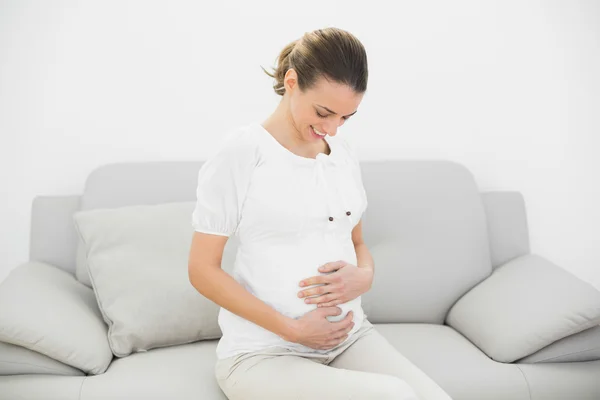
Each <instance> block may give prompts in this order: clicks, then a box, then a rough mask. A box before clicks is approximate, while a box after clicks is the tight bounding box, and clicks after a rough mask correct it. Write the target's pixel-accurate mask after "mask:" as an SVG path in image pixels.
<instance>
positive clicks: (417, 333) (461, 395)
mask: <svg viewBox="0 0 600 400" xmlns="http://www.w3.org/2000/svg"><path fill="white" fill-rule="evenodd" d="M374 325H375V329H377V330H378V331H379V332H380V333H381V334H382V335H383V336H384V337H385V338H386V339H387V340H388V341H389V342H390V343H391V344H392V345H394V347H395V348H396V349H398V351H400V352H401V353H402V354H404V355H405V356H406V357H407V358H408V359H409V360H411V361H412V362H413V363H414V364H415V365H416V366H417V367H419V368H420V369H421V370H423V372H425V373H426V374H427V375H429V376H430V377H431V378H432V379H433V380H434V381H436V382H437V383H438V385H440V386H441V387H442V389H444V390H445V391H446V392H447V393H448V394H449V395H450V396H451V397H452V398H453V399H460V400H488V399H489V400H492V399H510V400H529V392H528V388H527V383H526V381H525V379H524V378H523V375H522V374H521V372H520V371H519V368H518V367H517V366H515V365H513V364H502V363H499V362H496V361H493V360H491V359H490V358H489V357H487V356H486V355H485V354H484V353H483V352H482V351H481V350H479V349H478V348H477V347H475V346H474V345H473V344H472V343H471V342H469V341H468V340H467V339H465V338H464V337H463V336H462V335H461V334H459V333H458V332H456V331H455V330H454V329H452V328H450V327H449V326H446V325H436V324H374Z"/></svg>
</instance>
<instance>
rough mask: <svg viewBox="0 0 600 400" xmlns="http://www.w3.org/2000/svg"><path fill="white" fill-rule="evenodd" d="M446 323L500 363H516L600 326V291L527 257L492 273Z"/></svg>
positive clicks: (538, 260) (454, 307)
mask: <svg viewBox="0 0 600 400" xmlns="http://www.w3.org/2000/svg"><path fill="white" fill-rule="evenodd" d="M447 323H448V325H450V326H452V327H453V328H454V329H456V330H457V331H459V332H460V333H461V334H462V335H464V336H465V337H467V338H468V339H469V340H470V341H471V342H473V343H474V344H475V345H477V347H479V348H480V349H481V350H483V351H484V352H485V353H486V354H487V355H488V356H489V357H491V358H492V359H494V360H496V361H501V362H513V361H515V360H518V359H520V358H523V357H525V356H528V355H530V354H532V353H534V352H536V351H538V350H540V349H541V348H543V347H546V346H548V345H549V344H551V343H554V342H555V341H557V340H560V339H562V338H564V337H567V336H569V335H573V334H575V333H578V332H581V331H583V330H585V329H588V328H590V327H593V326H595V325H598V324H599V323H600V291H598V290H596V289H595V288H594V287H593V286H592V285H591V284H589V283H587V282H584V281H582V280H581V279H579V278H577V277H576V276H575V275H573V274H571V273H570V272H568V271H566V270H564V269H562V268H560V267H559V266H557V265H555V264H553V263H551V262H550V261H548V260H546V259H544V258H542V257H540V256H537V255H533V254H530V255H526V256H523V257H519V258H516V259H514V260H511V261H509V262H508V263H506V264H504V265H503V266H501V267H498V268H496V269H495V270H494V273H493V274H492V276H490V277H489V278H488V279H486V280H485V281H484V282H482V283H481V284H479V285H478V286H477V287H475V288H473V289H472V290H471V291H470V292H469V293H467V294H466V295H465V296H464V297H462V298H461V299H460V300H459V301H458V302H457V303H456V304H455V305H454V306H453V307H452V310H450V313H449V314H448V319H447Z"/></svg>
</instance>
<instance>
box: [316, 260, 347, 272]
mask: <svg viewBox="0 0 600 400" xmlns="http://www.w3.org/2000/svg"><path fill="white" fill-rule="evenodd" d="M344 265H346V262H345V261H342V260H339V261H334V262H328V263H327V264H323V265H321V266H320V267H319V272H331V271H334V270H336V269H339V268H341V267H343V266H344Z"/></svg>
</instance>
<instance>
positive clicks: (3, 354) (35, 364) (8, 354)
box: [0, 342, 85, 376]
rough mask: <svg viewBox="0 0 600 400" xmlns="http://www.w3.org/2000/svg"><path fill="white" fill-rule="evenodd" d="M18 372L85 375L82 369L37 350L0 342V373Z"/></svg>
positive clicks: (15, 373)
mask: <svg viewBox="0 0 600 400" xmlns="http://www.w3.org/2000/svg"><path fill="white" fill-rule="evenodd" d="M20 374H47V375H66V376H81V375H85V373H84V372H83V371H81V370H78V369H77V368H73V367H71V366H69V365H66V364H63V363H61V362H58V361H56V360H55V359H53V358H50V357H48V356H45V355H43V354H40V353H38V352H37V351H33V350H29V349H26V348H25V347H21V346H16V345H14V344H9V343H4V342H0V375H20Z"/></svg>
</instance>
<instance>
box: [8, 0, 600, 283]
mask: <svg viewBox="0 0 600 400" xmlns="http://www.w3.org/2000/svg"><path fill="white" fill-rule="evenodd" d="M327 26H336V27H339V28H342V29H346V30H348V31H350V32H352V33H354V34H355V35H356V36H357V37H358V38H359V39H360V40H361V41H362V42H363V44H364V45H365V47H366V49H367V52H368V57H369V73H370V76H369V87H368V92H367V94H366V95H365V97H364V99H363V102H362V104H361V106H360V108H359V112H358V113H357V115H356V116H355V117H353V119H352V120H350V121H349V122H348V123H347V124H346V125H344V127H343V128H341V130H340V131H339V133H340V134H343V135H346V137H347V138H348V139H349V140H350V141H352V142H353V143H354V145H355V147H357V148H358V149H359V156H360V158H361V159H363V160H371V159H393V158H401V159H421V158H427V159H431V158H442V159H449V160H453V161H457V162H459V163H462V164H464V165H465V166H466V167H467V168H469V169H470V170H471V171H472V172H473V174H474V176H475V178H476V181H477V184H478V185H479V187H480V190H481V191H490V190H517V191H520V192H521V193H523V195H524V196H525V201H526V206H527V211H528V222H529V227H530V234H531V247H532V252H533V253H536V254H540V255H542V256H544V257H546V258H548V259H550V260H551V261H553V262H555V263H556V264H558V265H560V266H562V267H564V268H566V269H568V270H569V271H571V272H573V273H574V274H575V275H577V276H579V277H580V278H582V279H584V280H586V281H588V282H590V283H592V284H593V285H594V286H595V287H597V288H599V289H600V157H598V152H599V151H600V139H598V135H599V133H600V74H599V73H598V71H600V3H598V2H595V1H587V2H584V1H544V2H538V1H453V2H448V1H437V2H426V1H419V2H414V1H411V2H408V1H406V2H400V1H393V2H392V1H389V2H388V1H386V2H383V1H381V2H377V1H371V2H364V1H361V2H357V1H349V0H344V1H335V2H334V1H322V0H303V1H294V2H284V1H281V0H273V1H236V2H228V1H211V2H202V1H189V2H175V1H168V2H167V1H164V2H150V1H139V2H134V1H102V2H99V1H95V2H92V1H77V2H76V1H53V2H45V1H17V0H14V1H0V135H1V144H0V163H1V164H0V166H1V168H0V182H1V184H2V186H1V188H2V192H1V196H0V280H2V279H4V278H5V277H6V275H7V274H8V273H9V271H10V270H11V269H12V268H14V267H15V266H17V265H18V264H20V263H22V262H25V261H26V260H27V258H28V251H29V248H28V240H29V223H30V210H31V202H32V199H33V197H34V196H36V195H70V194H79V193H81V191H82V190H83V185H84V181H85V178H86V176H87V175H88V174H89V173H90V171H92V170H93V169H95V168H97V167H98V166H100V165H102V164H106V163H111V162H120V161H149V160H152V161H156V160H186V161H189V160H202V159H203V158H204V157H205V156H206V155H207V154H208V153H209V152H210V151H211V150H212V148H213V147H214V146H216V144H217V143H218V141H219V138H220V135H222V133H224V132H225V131H226V130H227V129H229V128H231V127H234V126H237V125H239V124H244V123H247V122H248V121H256V120H263V119H264V118H266V117H267V116H268V115H269V114H270V113H271V112H272V111H273V109H274V108H275V106H276V104H277V101H278V100H279V97H278V96H276V95H275V94H274V92H273V91H272V89H271V85H272V81H271V79H270V78H269V77H268V76H266V75H265V74H264V73H263V72H262V70H261V69H260V65H262V66H264V67H265V68H268V67H269V66H272V65H273V63H274V62H275V58H276V57H277V55H278V53H279V51H280V50H281V48H282V47H283V46H285V45H286V44H287V43H288V42H290V41H291V40H293V39H296V38H299V37H300V36H301V35H302V34H303V33H304V32H307V31H311V30H313V29H317V28H323V27H327Z"/></svg>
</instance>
